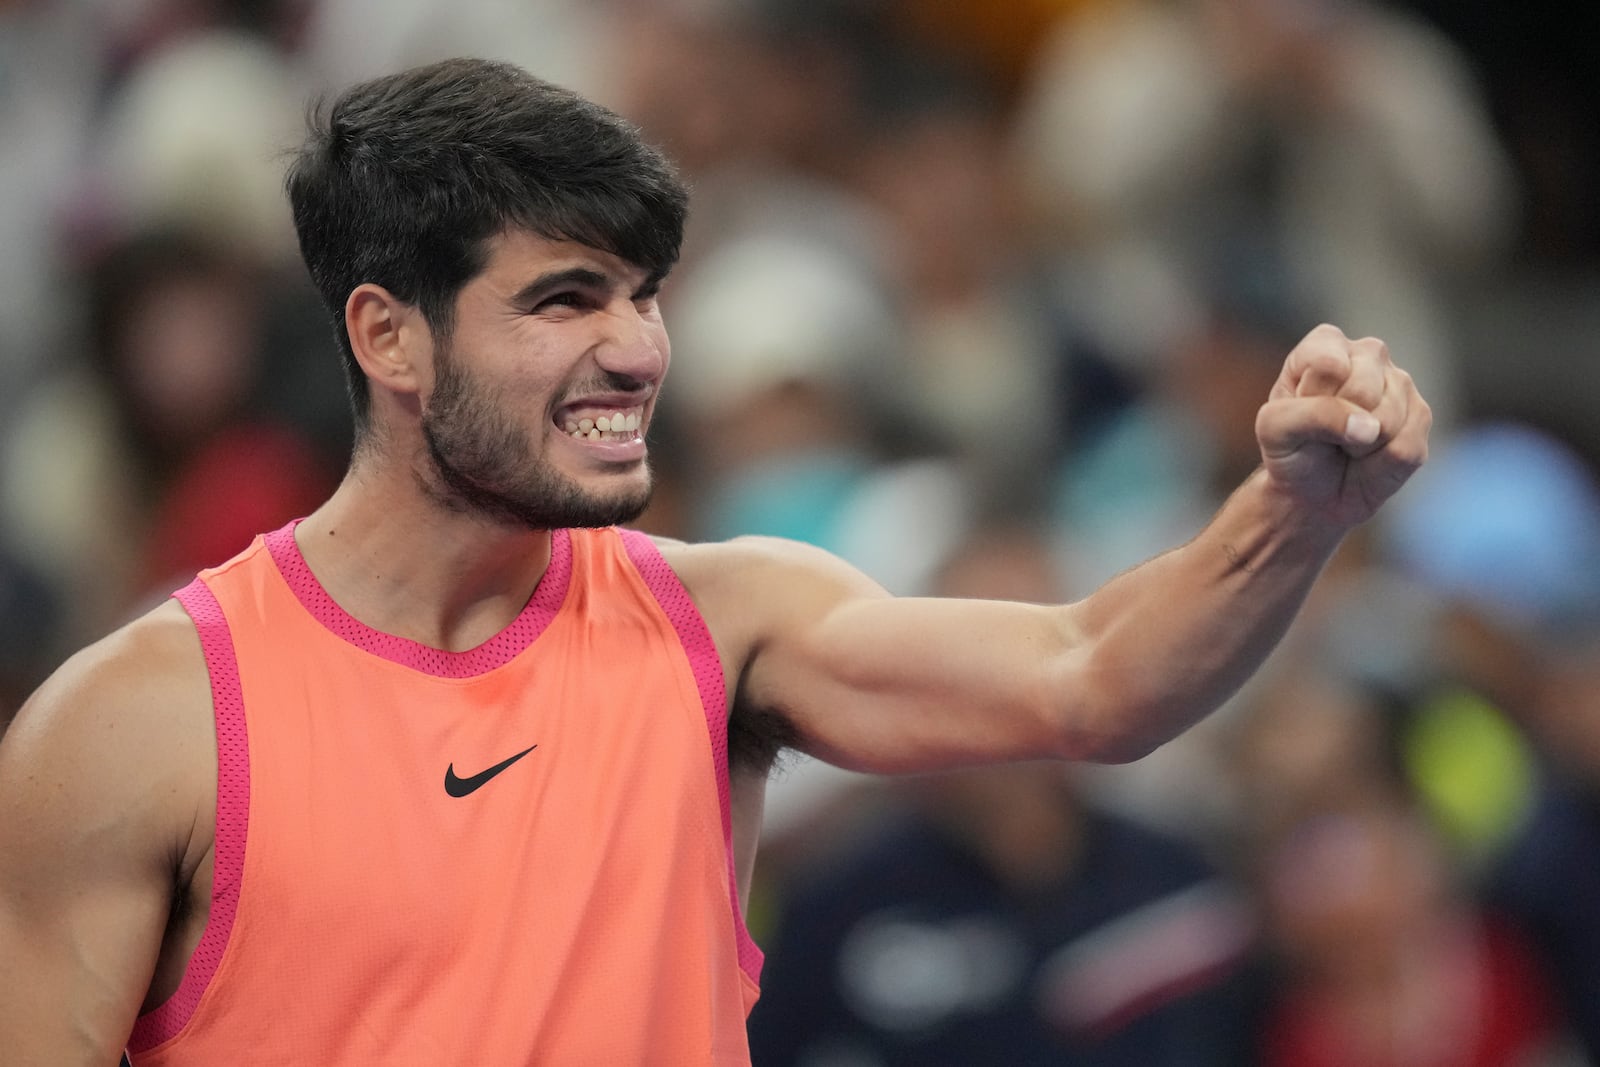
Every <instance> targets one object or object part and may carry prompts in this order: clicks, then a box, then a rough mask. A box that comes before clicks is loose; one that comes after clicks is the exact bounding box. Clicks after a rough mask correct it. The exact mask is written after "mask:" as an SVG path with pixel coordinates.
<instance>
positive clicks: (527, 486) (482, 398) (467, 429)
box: [422, 341, 650, 530]
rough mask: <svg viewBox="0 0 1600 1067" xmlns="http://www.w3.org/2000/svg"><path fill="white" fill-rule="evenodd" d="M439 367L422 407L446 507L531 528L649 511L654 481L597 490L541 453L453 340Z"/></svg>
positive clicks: (597, 522) (436, 493)
mask: <svg viewBox="0 0 1600 1067" xmlns="http://www.w3.org/2000/svg"><path fill="white" fill-rule="evenodd" d="M438 367H439V379H438V382H437V383H436V384H435V387H434V391H433V396H432V398H431V400H430V402H429V404H428V407H427V408H426V409H425V410H424V411H423V413H422V436H423V439H424V440H425V441H426V442H427V445H428V456H429V458H430V459H431V460H432V463H433V469H434V473H435V474H436V475H437V483H436V484H433V485H430V484H428V479H426V478H423V488H424V490H425V491H426V492H428V493H429V495H431V496H433V497H434V498H435V499H436V500H438V501H439V502H440V503H441V504H442V505H443V506H445V507H447V508H449V509H450V510H452V511H455V512H458V513H461V514H471V515H476V516H479V517H481V518H484V519H487V520H489V521H491V522H494V523H497V524H500V525H513V526H521V527H525V528H527V529H530V530H555V529H563V528H567V527H589V528H596V527H603V526H615V525H617V524H619V523H625V522H629V521H631V520H633V519H636V518H638V517H639V515H640V514H641V513H642V512H643V511H644V509H645V505H646V504H648V503H649V502H650V484H649V482H648V480H647V481H646V483H645V484H644V485H643V486H642V487H639V488H627V489H623V490H619V491H618V492H616V493H613V494H608V495H601V494H598V493H591V492H587V491H585V490H584V489H583V487H582V486H580V485H579V484H578V483H577V482H575V481H573V480H572V479H571V478H569V477H567V476H566V475H564V474H562V473H561V472H560V471H558V470H556V469H554V468H553V467H552V466H551V465H550V464H549V463H548V462H547V461H545V460H544V459H542V458H539V457H536V456H535V455H534V454H533V449H532V446H531V445H530V444H529V434H528V430H527V429H526V427H524V426H522V425H521V424H519V422H518V421H517V420H516V419H515V418H513V417H511V416H509V415H508V414H507V413H506V412H504V411H503V410H501V409H500V408H499V407H498V406H497V405H496V404H495V402H494V400H493V399H492V398H491V397H490V395H489V392H488V390H486V389H485V388H483V386H482V385H480V384H479V383H478V382H477V381H475V380H474V379H473V378H472V377H471V376H470V375H468V374H466V373H465V372H464V371H462V370H461V369H460V367H459V366H458V365H457V363H456V360H455V359H454V358H453V354H452V352H451V351H450V348H449V343H448V341H446V342H445V343H444V344H442V345H441V346H440V349H439V355H438Z"/></svg>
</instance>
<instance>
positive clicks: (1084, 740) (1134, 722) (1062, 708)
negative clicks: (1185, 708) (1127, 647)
mask: <svg viewBox="0 0 1600 1067" xmlns="http://www.w3.org/2000/svg"><path fill="white" fill-rule="evenodd" d="M1072 674H1073V677H1072V680H1071V681H1070V682H1068V683H1066V684H1063V685H1058V686H1055V687H1053V690H1054V696H1055V699H1054V702H1053V705H1052V707H1051V709H1050V716H1051V730H1052V734H1053V736H1054V738H1055V747H1056V754H1057V755H1058V756H1059V757H1060V758H1062V759H1066V760H1071V761H1073V762H1076V763H1106V764H1119V763H1133V762H1135V761H1137V760H1141V759H1143V758H1144V757H1146V756H1148V755H1150V753H1152V752H1154V751H1155V750H1156V749H1158V748H1160V747H1161V746H1162V745H1164V744H1166V743H1167V742H1168V741H1169V740H1171V739H1172V736H1173V734H1174V733H1175V732H1176V731H1174V730H1172V729H1170V727H1169V725H1168V724H1169V723H1170V722H1171V721H1172V718H1173V716H1172V715H1170V714H1166V713H1165V709H1164V708H1163V707H1162V704H1161V702H1160V701H1159V700H1158V699H1155V698H1153V697H1152V696H1151V695H1147V694H1143V693H1140V692H1137V691H1135V689H1134V688H1133V687H1130V686H1128V685H1127V684H1125V682H1124V684H1116V685H1112V684H1105V682H1104V679H1103V678H1102V679H1096V677H1095V675H1094V672H1092V671H1084V670H1082V669H1080V670H1077V671H1074V672H1072ZM1097 682H1098V684H1097Z"/></svg>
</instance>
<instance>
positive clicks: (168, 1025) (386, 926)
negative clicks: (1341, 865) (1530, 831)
mask: <svg viewBox="0 0 1600 1067" xmlns="http://www.w3.org/2000/svg"><path fill="white" fill-rule="evenodd" d="M289 192H290V198H291V201H292V203H293V206H294V213H295V220H296V225H297V227H298V229H299V232H300V238H301V244H302V249H303V252H304V254H305V258H306V261H307V264H308V266H309V269H310V272H311V275H312V277H313V279H314V280H315V281H316V283H317V284H318V286H319V288H320V289H321V290H322V292H323V295H324V297H325V299H326V300H327V302H328V304H329V306H330V308H331V309H332V311H333V313H334V315H335V318H336V321H337V322H338V325H339V331H338V332H339V339H340V344H341V347H342V349H343V351H344V355H345V359H346V363H347V366H348V368H349V370H350V374H351V382H352V399H353V403H354V408H355V412H356V421H357V426H358V438H359V440H358V444H357V446H356V449H355V453H354V456H353V459H352V461H351V465H350V470H349V473H348V475H347V477H346V479H345V481H344V482H343V484H342V485H341V486H340V487H339V489H338V490H337V491H336V492H335V493H334V495H333V496H332V497H331V498H330V499H329V500H328V501H327V502H326V503H325V504H324V505H323V506H322V507H320V508H318V509H317V510H316V511H315V512H314V513H312V514H311V515H310V516H309V517H307V518H306V519H305V520H304V521H302V522H299V523H298V524H291V525H290V526H288V527H285V528H284V529H283V530H279V531H277V532H275V533H272V534H268V535H266V536H265V537H264V538H260V539H258V540H257V541H256V543H255V544H254V545H252V546H251V547H250V548H249V549H247V550H246V551H245V552H243V553H242V554H241V555H240V556H238V557H236V558H235V559H234V560H232V561H230V562H229V563H227V564H225V565H224V566H222V567H219V568H217V569H215V570H213V571H207V572H204V573H203V574H202V576H201V578H200V579H197V581H196V582H195V583H193V584H191V585H190V586H188V587H186V589H184V590H183V591H181V592H180V593H179V594H178V596H177V599H175V600H174V601H172V602H169V603H167V604H166V605H164V606H162V607H159V608H157V609H155V610H154V611H152V612H151V613H150V614H148V615H146V616H144V617H143V618H140V619H138V620H136V621H134V622H133V623H131V624H129V625H128V626H126V627H124V628H123V629H122V630H120V631H119V632H117V633H115V634H113V635H111V636H110V637H108V638H106V639H105V640H103V641H101V642H99V643H98V644H96V645H94V646H91V647H90V648H89V649H87V650H85V651H84V652H82V653H80V654H79V655H77V656H75V657H74V658H73V659H72V660H70V661H69V662H68V663H67V664H66V665H65V666H63V667H62V668H61V670H60V671H58V672H57V674H56V675H55V676H54V677H53V678H52V679H51V680H50V681H48V682H47V683H46V684H45V685H44V686H43V687H42V688H41V689H40V691H39V692H38V693H37V694H35V696H34V697H33V698H32V699H31V701H30V702H29V704H28V705H27V706H25V707H24V709H23V710H22V711H21V712H20V713H19V715H18V718H17V720H16V722H15V723H14V725H13V727H12V729H11V730H10V731H9V733H8V735H7V736H6V738H5V741H4V744H3V746H0V959H4V960H5V961H6V965H5V968H4V969H3V970H0V1048H4V1049H5V1050H6V1054H7V1057H8V1062H9V1063H15V1064H27V1065H33V1064H50V1065H76V1064H103V1063H111V1062H114V1061H115V1058H116V1055H117V1053H118V1051H119V1050H120V1049H122V1048H123V1047H124V1045H125V1044H126V1045H127V1047H128V1048H129V1050H130V1052H131V1058H132V1061H133V1063H134V1064H136V1065H137V1067H145V1065H147V1064H191V1063H221V1062H227V1063H248V1062H262V1063H316V1064H324V1065H332V1064H357V1063H385V1064H410V1063H419V1064H420V1063H430V1064H436V1063H475V1064H480V1063H481V1064H498V1063H519V1064H520V1063H534V1062H537V1063H560V1064H569V1063H571V1064H589V1063H596V1064H598V1063H605V1064H613V1063H645V1062H648V1063H707V1062H713V1063H742V1062H747V1060H748V1051H747V1048H746V1044H745V1037H744V1027H743V1023H744V1016H745V1014H746V1013H747V1012H748V1010H749V1007H750V1005H751V1004H752V1003H753V1002H754V999H755V996H756V991H757V984H756V982H757V979H758V977H759V969H760V959H761V957H760V952H759V950H758V949H757V948H756V947H755V945H754V944H752V943H751V942H750V939H749V936H748V934H747V933H745V930H744V925H743V921H742V919H741V917H740V896H741V892H742V889H743V887H744V886H745V885H746V884H747V882H748V879H749V876H750V871H751V867H752V864H753V862H754V846H755V842H756V837H757V833H758V829H759V821H760V814H761V802H762V789H763V781H764V778H765V773H766V770H767V768H768V765H769V764H770V760H771V757H772V754H773V753H774V752H775V751H776V749H778V748H779V747H783V746H792V747H794V748H797V749H800V750H802V751H805V752H808V753H811V754H813V755H815V756H818V757H821V758H823V759H826V760H831V761H833V762H835V763H838V764H841V765H844V766H848V767H853V768H858V769H865V770H873V771H881V772H896V771H912V770H921V769H929V768H935V767H949V766H955V765H959V764H975V763H984V762H996V761H1002V760H1011V759H1020V758H1036V757H1055V758H1062V759H1093V760H1127V759H1133V758H1137V757H1138V756H1139V755H1141V754H1143V753H1145V752H1148V751H1149V750H1150V749H1151V748H1153V747H1154V746H1156V745H1158V744H1160V743H1161V742H1162V741H1164V740H1166V739H1167V738H1169V737H1171V736H1172V735H1174V734H1175V733H1177V732H1179V731H1181V730H1182V729H1183V728H1184V727H1185V726H1187V725H1188V724H1190V723H1191V722H1193V721H1194V720H1195V719H1197V718H1198V717H1200V716H1202V715H1203V714H1205V713H1206V712H1207V711H1209V710H1210V709H1212V708H1213V707H1215V706H1216V704H1217V703H1218V702H1220V701H1221V700H1223V699H1224V698H1225V697H1226V696H1227V695H1228V694H1229V693H1230V692H1232V690H1233V689H1234V688H1235V687H1236V686H1237V685H1238V684H1239V683H1240V682H1241V681H1242V680H1243V679H1244V678H1245V677H1246V676H1247V675H1248V674H1249V673H1250V671H1251V670H1252V669H1253V668H1254V667H1255V665H1256V664H1257V663H1258V662H1259V661H1260V659H1261V658H1262V657H1263V656H1264V655H1265V653H1266V652H1267V651H1268V649H1269V648H1270V647H1271V646H1272V644H1273V643H1274V642H1275V640H1276V639H1277V638H1278V637H1279V635H1280V634H1281V632H1282V631H1283V629H1284V627H1285V626H1286V625H1287V624H1288V622H1289V620H1290V618H1291V617H1292V616H1293V614H1294V611H1295V609H1296V607H1297V605H1298V604H1299V603H1300V601H1301V599H1302V598H1303V596H1304V595H1305V593H1306V591H1307V589H1308V588H1309V587H1310V585H1311V583H1312V582H1313V581H1314V579H1315V578H1316V575H1317V573H1318V571H1319V570H1320V568H1321V567H1322V565H1323V563H1324V562H1325V561H1326V560H1327V559H1328V557H1329V555H1330V554H1331V553H1332V552H1333V551H1334V549H1335V547H1336V546H1337V545H1338V543H1339V541H1340V539H1341V538H1342V537H1343V535H1344V534H1345V533H1346V532H1347V531H1348V530H1349V529H1350V528H1351V527H1352V526H1354V525H1355V524H1357V523H1359V522H1361V521H1363V520H1364V519H1366V518H1367V517H1369V516H1370V515H1371V514H1372V513H1373V511H1374V509H1376V508H1377V507H1378V506H1379V504H1380V503H1381V502H1382V501H1383V500H1384V499H1386V498H1387V497H1388V496H1389V495H1390V494H1392V493H1393V492H1394V491H1395V490H1396V489H1397V488H1398V487H1399V486H1400V484H1401V483H1402V482H1404V481H1405V479H1406V477H1407V476H1408V475H1409V474H1410V473H1411V472H1412V471H1413V470H1414V469H1415V468H1416V467H1417V466H1418V465H1419V464H1420V463H1421V462H1422V461H1423V458H1424V455H1425V452H1426V436H1427V429H1428V423H1429V413H1428V408H1427V405H1426V404H1425V403H1424V402H1423V401H1422V400H1421V399H1420V397H1419V396H1418V394H1417V392H1416V390H1415V388H1414V387H1413V385H1412V383H1411V380H1410V378H1409V377H1408V376H1407V375H1406V374H1405V373H1404V372H1403V371H1401V370H1399V369H1397V368H1396V367H1394V366H1393V364H1392V363H1391V362H1390V360H1389V357H1388V354H1387V352H1386V350H1385V349H1384V347H1383V345H1382V344H1381V343H1380V342H1377V341H1375V340H1364V341H1355V342H1352V341H1350V340H1348V339H1346V338H1345V337H1344V335H1343V334H1342V333H1340V332H1339V331H1337V330H1335V329H1333V328H1332V327H1321V328H1319V329H1317V330H1316V331H1314V332H1313V333H1312V334H1311V335H1310V336H1309V337H1308V338H1307V339H1306V340H1305V341H1304V342H1303V343H1302V344H1300V345H1299V346H1298V347H1297V348H1296V349H1295V350H1294V351H1293V352H1292V353H1290V355H1289V357H1288V360H1287V362H1286V363H1285V366H1284V370H1283V373H1282V375H1281V377H1280V378H1279V380H1278V383H1277V385H1276V386H1275V387H1274V389H1273V392H1272V395H1271V396H1270V397H1269V399H1268V401H1267V403H1266V404H1265V405H1264V406H1263V407H1262V409H1261V413H1260V416H1259V419H1258V434H1259V437H1260V440H1261V447H1262V455H1263V465H1262V468H1261V469H1260V470H1259V471H1258V472H1257V473H1255V474H1254V475H1252V477H1251V478H1250V479H1249V480H1248V482H1247V483H1246V484H1245V485H1244V486H1242V487H1241V488H1240V489H1239V490H1238V492H1237V493H1236V494H1235V495H1234V496H1233V498H1232V499H1231V500H1230V501H1229V502H1228V503H1227V505H1226V506H1225V507H1224V508H1223V509H1222V511H1221V513H1220V514H1219V515H1218V516H1217V517H1216V519H1215V520H1214V521H1213V522H1212V524H1211V525H1210V526H1209V527H1208V528H1207V529H1206V530H1205V531H1204V532H1203V533H1201V534H1200V535H1199V536H1198V537H1197V538H1196V539H1195V540H1194V541H1192V542H1191V543H1189V544H1188V545H1186V546H1184V547H1183V548H1180V549H1178V550H1176V551H1174V552H1172V553H1170V554H1168V555H1165V556H1163V557H1160V558H1159V559H1157V560H1154V561H1152V562H1150V563H1148V564H1145V565H1144V566H1143V567H1141V568H1138V569H1136V570H1134V571H1132V572H1130V573H1128V574H1126V575H1124V576H1122V577H1120V578H1118V579H1117V580H1115V581H1113V582H1111V583H1110V584H1108V585H1107V586H1106V587H1105V588H1103V589H1102V590H1100V591H1098V592H1097V593H1095V594H1094V595H1093V596H1091V597H1089V598H1088V599H1086V600H1084V601H1082V602H1080V603H1076V604H1070V605H1062V606H1055V607H1043V606H1029V605H1019V604H1012V603H1000V602H982V601H970V602H969V601H954V600H929V599H923V600H914V599H907V600H898V599H894V598H891V597H889V596H888V595H887V594H885V593H884V592H882V591H881V590H880V589H879V588H877V587H876V586H875V585H874V584H873V583H872V582H870V581H868V580H867V579H866V578H864V577H863V576H862V575H860V574H859V573H857V572H855V571H854V570H853V569H851V568H849V567H847V566H846V565H844V564H842V563H841V562H839V561H838V560H836V559H834V558H832V557H830V556H828V555H826V554H824V553H822V552H820V551H819V550H816V549H811V548H807V547H805V546H801V545H797V544H791V543H785V542H773V541H767V540H736V541H733V542H729V543H725V544H705V545H689V544H680V543H667V542H660V543H658V542H653V541H651V540H650V539H649V538H646V537H643V536H642V535H638V534H634V533H624V532H619V531H618V530H617V529H615V528H613V527H612V526H611V524H615V523H621V522H625V521H627V520H628V519H630V518H631V517H632V516H634V515H636V514H638V512H639V510H640V509H641V508H642V507H643V505H644V503H645V501H646V498H647V496H648V494H649V489H650V474H649V468H648V465H647V462H646V444H645V431H646V430H647V429H648V427H649V425H650V422H651V417H652V415H653V413H654V411H655V407H656V403H657V399H658V396H659V393H660V389H661V385H662V381H663V378H664V376H665V375H666V372H667V364H668V361H669V349H668V342H667V334H666V330H665V328H664V326H663V324H662V321H661V317H660V314H659V312H658V309H657V306H656V290H657V287H658V285H659V284H660V282H661V280H662V278H663V277H664V276H665V275H666V273H667V271H668V270H669V268H670V267H671V265H672V263H673V261H674V259H675V257H676V254H677V248H678V242H679V237H680V235H681V231H682V221H683V214H684V204H685V196H684V192H683V190H682V187H681V186H680V185H679V183H678V182H677V181H676V179H675V178H674V177H673V175H672V172H671V170H670V168H669V167H668V165H667V164H666V163H665V162H664V161H663V160H662V159H661V157H660V156H659V155H657V154H656V153H655V152H654V151H652V150H651V149H648V148H646V147H644V146H643V145H642V144H640V143H639V141H638V140H637V137H636V135H635V134H634V132H633V131H632V130H631V129H629V128H628V127H626V126H625V125H624V124H623V123H621V122H620V121H619V120H617V119H616V118H615V117H614V116H612V115H610V114H609V113H607V112H605V111H603V110H602V109H599V108H597V107H594V106H593V105H591V104H588V103H586V102H584V101H582V100H580V99H577V98H575V97H573V96H571V95H570V94H567V93H565V92H563V91H561V90H558V89H555V88H552V87H550V86H548V85H546V84H544V83H542V82H539V81H537V80H535V79H533V78H531V77H529V76H527V75H526V74H524V73H522V72H520V71H518V70H516V69H514V68H509V67H505V66H501V65H497V64H490V63H484V62H477V61H465V60H460V61H451V62H447V63H444V64H440V65H436V66H432V67H428V68H423V69H419V70H414V71H410V72H406V73H403V74H400V75H397V76H394V77H391V78H385V79H379V80H377V81H374V82H370V83H367V84H364V85H361V86H358V87H356V88H354V89H352V90H350V91H349V92H348V93H346V94H345V95H344V96H343V97H342V98H340V99H339V100H338V101H336V102H335V104H334V105H333V106H332V108H331V109H330V110H329V112H328V114H327V115H326V117H325V119H324V120H323V121H322V123H321V124H320V126H319V128H318V129H317V130H316V131H315V132H314V134H313V136H312V137H311V139H310V141H309V142H308V144H307V146H306V147H305V148H304V150H303V151H302V153H301V155H300V156H299V157H298V159H297V160H296V161H295V163H294V165H293V167H292V170H291V173H290V177H289ZM441 771H442V777H443V788H441V787H440V777H441ZM130 1034H131V1037H130Z"/></svg>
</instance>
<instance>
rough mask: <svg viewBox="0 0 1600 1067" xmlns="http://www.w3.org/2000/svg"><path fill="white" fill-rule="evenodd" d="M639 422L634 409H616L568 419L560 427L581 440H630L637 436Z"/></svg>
mask: <svg viewBox="0 0 1600 1067" xmlns="http://www.w3.org/2000/svg"><path fill="white" fill-rule="evenodd" d="M640 422H641V420H640V418H639V413H638V412H636V411H631V412H626V413H624V412H621V411H616V412H612V413H611V414H610V415H601V416H599V417H598V418H593V419H590V418H583V419H568V420H567V421H566V422H565V423H564V424H563V425H562V429H564V430H566V431H567V433H569V434H571V435H572V436H573V437H576V438H578V439H579V440H583V441H631V440H633V439H634V438H636V437H638V436H639V424H640Z"/></svg>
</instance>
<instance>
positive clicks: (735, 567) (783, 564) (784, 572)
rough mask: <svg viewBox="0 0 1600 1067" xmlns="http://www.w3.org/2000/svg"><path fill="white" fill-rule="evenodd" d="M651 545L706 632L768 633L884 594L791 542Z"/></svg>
mask: <svg viewBox="0 0 1600 1067" xmlns="http://www.w3.org/2000/svg"><path fill="white" fill-rule="evenodd" d="M656 544H657V545H658V546H659V547H660V549H661V554H662V556H663V557H664V558H665V559H666V561H667V563H668V564H670V565H671V567H672V569H673V571H675V572H676V573H677V575H678V579H679V580H680V581H682V582H683V584H684V588H685V589H687V590H688V592H689V595H690V596H691V597H693V598H694V600H695V602H696V603H697V604H698V605H699V607H700V610H701V612H702V613H703V614H705V615H706V616H707V622H708V624H711V625H712V627H713V629H716V628H717V625H718V624H721V625H723V626H727V627H729V628H737V629H740V630H746V629H748V630H750V631H752V632H754V633H763V632H770V631H771V630H772V629H774V628H781V627H783V626H787V625H791V624H793V623H794V622H795V621H797V620H800V619H804V618H806V617H809V616H811V615H813V613H815V612H818V611H825V610H827V608H828V607H829V606H830V605H832V604H836V603H838V602H840V601H843V600H849V599H853V598H860V597H883V596H888V595H889V594H888V593H886V592H885V591H884V590H883V587H882V586H880V585H878V584H877V583H876V582H874V581H873V580H872V579H870V578H868V577H867V576H866V575H865V574H863V573H861V571H859V570H857V569H856V568H855V567H853V566H851V565H850V564H849V563H846V562H845V561H844V560H842V559H840V558H839V557H838V556H835V555H834V554H832V553H831V552H828V551H826V550H825V549H821V548H817V547H816V546H814V545H808V544H805V543H803V542H799V541H789V540H785V539H783V538H778V537H736V538H733V539H732V540H729V541H713V542H705V543H702V544H689V543H686V542H683V541H671V540H667V539H663V538H658V539H656Z"/></svg>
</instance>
